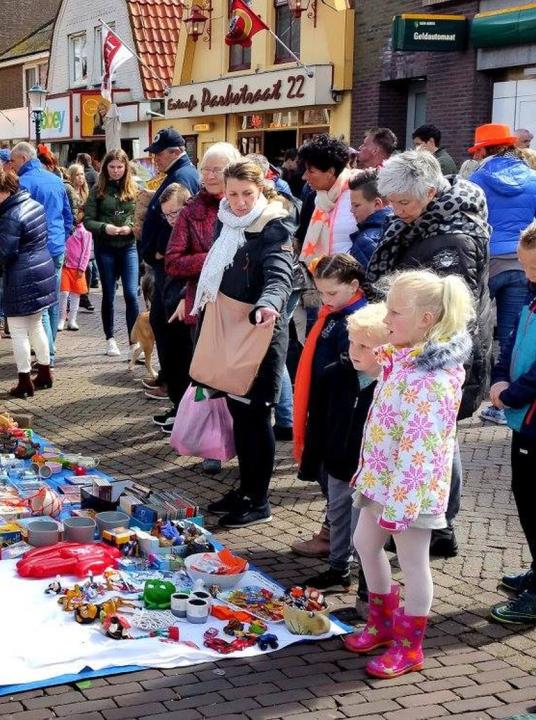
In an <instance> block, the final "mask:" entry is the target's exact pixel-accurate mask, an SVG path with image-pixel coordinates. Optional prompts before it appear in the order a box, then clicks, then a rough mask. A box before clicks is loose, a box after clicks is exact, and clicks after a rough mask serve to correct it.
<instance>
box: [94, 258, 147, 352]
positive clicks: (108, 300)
mask: <svg viewBox="0 0 536 720" xmlns="http://www.w3.org/2000/svg"><path fill="white" fill-rule="evenodd" d="M95 260H96V261H97V266H98V268H99V275H100V279H101V285H102V305H101V316H102V327H103V330H104V334H105V335H106V340H109V339H110V338H113V337H114V303H115V284H116V282H117V280H118V279H119V278H121V284H122V286H123V296H124V298H125V306H126V311H127V312H126V314H127V329H128V337H129V341H130V333H131V331H132V328H133V327H134V323H135V322H136V318H137V317H138V251H137V249H136V246H135V245H134V244H132V245H128V246H127V247H122V248H113V247H106V248H102V247H99V246H98V245H97V246H96V247H95Z"/></svg>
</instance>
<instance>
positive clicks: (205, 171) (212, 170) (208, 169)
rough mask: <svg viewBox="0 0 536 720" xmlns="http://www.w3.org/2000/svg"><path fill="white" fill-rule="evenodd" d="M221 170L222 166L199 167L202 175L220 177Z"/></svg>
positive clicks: (221, 174)
mask: <svg viewBox="0 0 536 720" xmlns="http://www.w3.org/2000/svg"><path fill="white" fill-rule="evenodd" d="M223 170H224V168H211V167H204V168H201V173H202V174H203V175H215V176H216V177H222V176H223Z"/></svg>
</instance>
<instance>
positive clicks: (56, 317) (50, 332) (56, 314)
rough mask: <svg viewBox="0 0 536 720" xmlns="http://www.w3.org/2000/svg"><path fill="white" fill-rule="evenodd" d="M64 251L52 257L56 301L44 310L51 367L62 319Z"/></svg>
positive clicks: (44, 323) (44, 325)
mask: <svg viewBox="0 0 536 720" xmlns="http://www.w3.org/2000/svg"><path fill="white" fill-rule="evenodd" d="M63 258H64V253H61V255H56V256H55V257H53V258H52V262H53V263H54V269H55V273H56V302H55V303H52V305H49V306H48V307H47V308H45V309H44V310H43V327H44V328H45V333H46V336H47V340H48V349H49V351H50V367H54V358H55V356H56V335H57V334H58V323H59V321H60V308H59V305H58V298H59V294H60V283H61V268H62V265H63Z"/></svg>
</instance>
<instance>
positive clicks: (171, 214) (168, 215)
mask: <svg viewBox="0 0 536 720" xmlns="http://www.w3.org/2000/svg"><path fill="white" fill-rule="evenodd" d="M181 210H182V208H180V209H179V210H172V211H171V212H168V213H165V212H163V213H162V217H163V218H164V219H165V220H167V221H168V222H169V221H170V220H176V219H177V218H178V217H179V215H180V212H181Z"/></svg>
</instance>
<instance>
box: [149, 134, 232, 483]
mask: <svg viewBox="0 0 536 720" xmlns="http://www.w3.org/2000/svg"><path fill="white" fill-rule="evenodd" d="M240 157H241V155H240V153H239V152H238V150H237V149H236V148H235V147H234V146H233V145H231V144H230V143H227V142H217V143H215V144H214V145H211V146H210V147H209V148H208V150H207V151H206V153H205V154H204V156H203V158H202V160H201V162H200V163H199V173H200V175H201V184H202V186H201V190H200V191H199V192H198V193H197V194H196V195H194V196H193V197H192V198H190V200H189V201H188V202H187V203H186V205H185V206H184V208H183V209H182V211H181V213H180V214H179V216H178V218H177V222H176V223H175V225H174V227H173V231H172V233H171V237H170V239H169V243H168V246H167V250H166V258H165V269H166V275H167V276H169V277H171V278H176V279H177V280H179V282H182V283H184V286H185V290H184V296H183V298H182V299H181V300H180V302H179V304H178V306H177V307H176V308H174V309H173V310H174V312H173V311H172V312H173V314H172V315H171V317H170V319H169V322H170V323H184V324H185V325H186V326H189V327H190V328H191V329H192V334H193V330H194V329H195V325H196V322H197V320H196V318H195V317H194V316H193V315H191V310H192V308H193V304H194V299H195V293H196V290H197V281H198V279H199V275H200V274H201V268H202V267H203V263H204V262H205V258H206V256H207V253H208V251H209V250H210V248H211V247H212V243H213V242H214V235H215V232H216V221H217V217H218V209H219V207H220V200H221V199H222V197H223V193H224V190H225V183H224V179H223V171H224V170H225V168H226V167H227V165H229V164H230V163H232V162H236V161H237V160H239V159H240ZM189 359H190V360H191V357H190V358H189ZM188 365H189V362H188ZM177 409H178V404H175V405H174V407H172V408H171V409H170V410H168V411H167V412H165V413H163V414H162V415H155V417H154V418H153V420H154V422H155V423H156V424H158V425H161V426H162V430H163V432H165V433H167V434H169V433H171V430H172V429H173V423H174V420H175V416H176V414H177ZM203 469H204V470H205V472H207V473H210V474H216V473H218V472H219V471H220V470H221V463H220V461H219V460H211V459H206V460H205V461H204V463H203Z"/></svg>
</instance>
